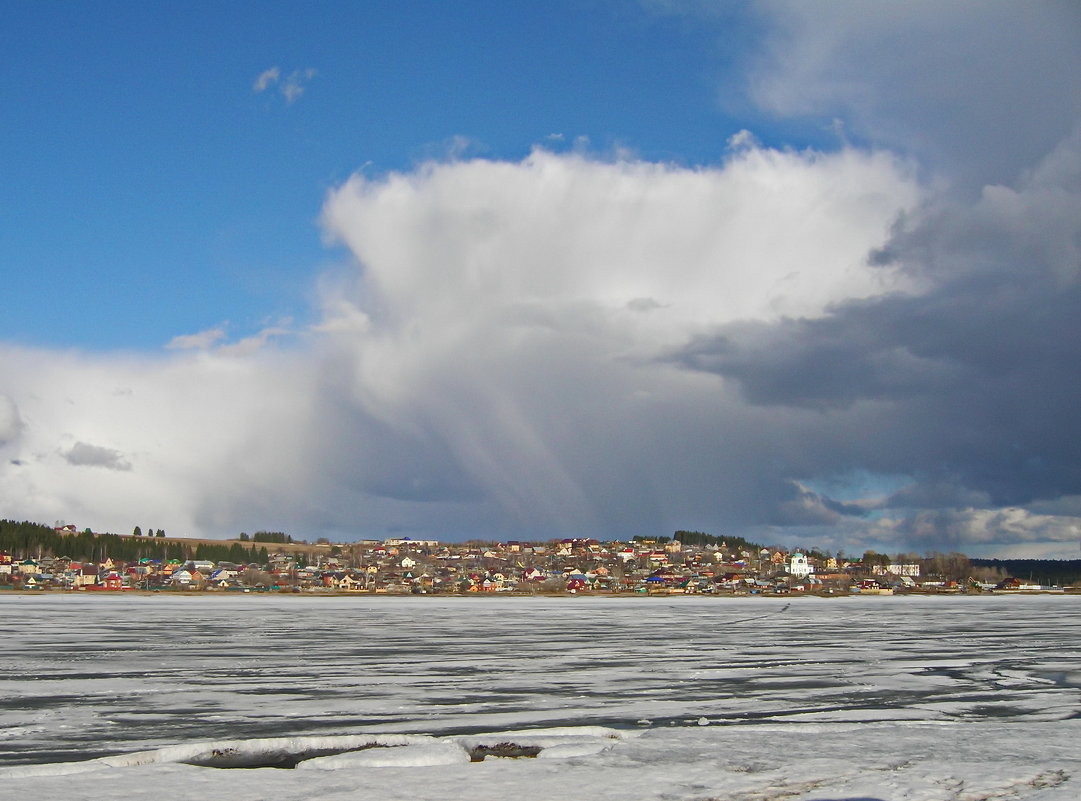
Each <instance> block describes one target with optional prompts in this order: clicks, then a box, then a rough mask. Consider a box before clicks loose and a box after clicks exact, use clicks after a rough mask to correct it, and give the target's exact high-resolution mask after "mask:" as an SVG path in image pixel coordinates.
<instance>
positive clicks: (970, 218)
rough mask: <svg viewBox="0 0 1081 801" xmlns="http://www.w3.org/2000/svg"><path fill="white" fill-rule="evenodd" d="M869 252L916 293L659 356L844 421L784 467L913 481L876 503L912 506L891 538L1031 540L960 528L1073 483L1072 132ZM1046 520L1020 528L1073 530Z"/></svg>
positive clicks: (1078, 337) (915, 218)
mask: <svg viewBox="0 0 1081 801" xmlns="http://www.w3.org/2000/svg"><path fill="white" fill-rule="evenodd" d="M873 258H874V260H876V261H877V262H878V263H879V264H881V265H884V266H885V265H890V266H892V267H895V268H898V269H901V270H904V271H905V272H906V273H907V274H908V275H910V276H911V277H912V279H913V280H914V282H915V283H916V284H917V285H919V286H921V289H920V290H918V291H916V292H913V293H908V294H899V293H897V294H890V295H886V296H883V297H878V298H872V299H864V300H856V301H849V302H846V303H843V304H840V305H837V306H835V307H834V308H833V309H831V310H830V312H829V313H828V314H827V315H825V316H823V317H820V318H817V319H786V320H782V321H780V322H777V323H768V322H756V323H744V324H733V325H729V326H725V327H723V328H721V329H719V330H717V331H715V332H714V333H712V334H710V335H704V336H701V337H699V338H697V339H696V340H694V341H693V342H691V343H690V344H689V345H687V346H686V347H684V348H681V349H678V350H677V351H676V352H675V353H674V354H673V356H672V359H673V361H674V362H675V363H677V364H679V365H681V366H683V367H685V368H687V369H690V370H694V371H701V372H707V373H713V374H716V375H719V376H722V377H724V378H726V379H730V380H734V381H735V382H737V384H738V386H739V387H740V390H741V392H742V394H743V397H744V398H745V399H746V400H747V401H748V402H749V403H751V404H753V405H755V406H759V407H763V408H772V409H784V408H788V409H804V410H808V411H814V412H817V413H818V414H820V415H822V417H823V419H827V418H828V419H830V420H833V421H837V420H842V421H843V420H850V421H851V422H852V423H853V425H852V427H851V428H850V429H849V430H847V431H846V430H845V428H844V426H841V427H840V429H838V430H837V435H838V436H839V437H840V438H841V439H840V440H838V441H835V442H827V443H821V444H823V445H824V447H822V448H821V450H820V451H819V459H818V463H817V464H811V465H805V466H803V468H802V471H801V472H797V473H794V475H795V476H796V477H798V478H807V477H811V476H823V475H829V474H831V473H838V472H841V473H843V472H844V471H846V470H853V469H867V470H872V471H877V472H880V473H883V474H900V475H907V476H910V477H912V479H913V481H914V483H913V484H912V485H911V486H909V487H906V488H904V489H903V490H900V491H898V492H896V493H894V494H893V495H892V497H890V498H888V499H886V500H884V501H883V502H882V503H881V506H882V507H884V508H892V509H907V510H912V509H922V510H923V511H920V512H918V513H916V514H915V515H914V516H910V517H907V518H906V522H905V523H904V524H902V525H901V526H899V527H898V529H897V536H898V537H902V538H909V539H911V540H914V541H919V542H921V543H926V542H928V541H930V540H932V539H933V538H934V533H933V532H934V531H935V530H938V531H939V532H940V533H941V535H942V537H943V538H944V541H951V538H960V537H962V536H968V537H970V538H971V539H972V540H973V541H981V540H984V539H986V541H994V542H999V541H1009V538H1010V537H1013V538H1014V539H1015V540H1017V541H1023V540H1027V539H1030V538H1032V537H1034V536H1035V534H1034V533H1033V532H1031V531H1028V530H1027V529H1024V527H1023V525H1022V524H1021V523H1020V522H1018V521H1017V520H1016V519H1015V518H1014V517H1010V516H1009V515H1007V516H1006V517H1003V516H1001V515H997V513H991V512H989V513H987V514H982V515H979V516H978V517H979V520H980V526H982V527H983V528H980V526H976V527H973V526H970V525H968V523H970V522H971V521H972V520H973V519H974V518H973V515H972V511H971V510H972V509H980V508H983V509H990V510H993V509H994V508H996V507H1014V506H1024V505H1027V504H1044V505H1045V506H1044V508H1047V505H1048V504H1054V503H1055V499H1059V498H1065V497H1070V496H1077V495H1079V494H1081V415H1079V414H1078V413H1077V403H1078V398H1079V397H1081V137H1079V136H1078V135H1077V133H1076V132H1075V133H1074V134H1073V135H1072V136H1071V137H1070V138H1069V139H1067V140H1065V141H1064V142H1062V143H1061V144H1060V145H1059V146H1058V147H1056V148H1055V149H1054V151H1053V152H1052V153H1050V154H1049V155H1048V156H1047V157H1046V158H1045V159H1043V160H1042V161H1041V162H1040V163H1039V164H1037V165H1035V166H1034V167H1033V168H1032V169H1031V170H1030V171H1029V172H1028V173H1027V174H1026V176H1024V177H1023V179H1022V180H1021V181H1019V182H1018V184H1017V185H1016V186H1015V187H1010V188H1007V187H989V188H987V189H986V190H985V192H984V193H983V195H982V196H981V198H980V199H979V200H978V201H977V202H975V203H972V204H964V203H962V202H959V201H948V200H942V199H939V200H938V201H936V202H934V203H932V204H930V205H928V207H927V208H925V209H923V210H922V211H921V212H920V213H919V214H916V215H912V217H911V218H910V219H907V220H905V221H903V222H902V223H900V224H899V225H898V226H897V227H896V229H895V231H894V234H893V236H892V237H891V239H890V241H889V242H888V243H887V244H886V245H885V246H884V247H883V248H882V249H881V250H879V251H877V252H876V253H875V254H873ZM868 420H870V421H871V422H872V425H870V426H868V425H867V422H868ZM798 436H801V437H802V438H809V432H802V434H800V435H798ZM1060 508H1061V509H1062V511H1063V512H1067V513H1073V514H1075V513H1076V509H1073V510H1072V512H1069V510H1066V509H1064V508H1062V507H1061V505H1060ZM1034 513H1035V507H1034ZM960 519H963V520H965V521H967V522H966V525H961V524H960V523H959V522H958V520H960ZM1006 519H1008V520H1009V521H1010V523H1011V525H1009V526H1006V525H1004V523H1003V521H1004V520H1006ZM1048 520H1049V518H1048V519H1045V520H1044V521H1043V522H1042V523H1040V524H1039V525H1036V524H1035V523H1033V525H1034V526H1035V529H1034V530H1036V529H1038V530H1041V531H1044V532H1045V533H1046V532H1053V531H1062V530H1066V531H1070V530H1072V529H1071V525H1072V524H1070V523H1068V522H1066V523H1064V522H1063V521H1061V520H1052V521H1050V522H1048ZM988 532H998V533H997V534H993V535H992V534H990V533H988Z"/></svg>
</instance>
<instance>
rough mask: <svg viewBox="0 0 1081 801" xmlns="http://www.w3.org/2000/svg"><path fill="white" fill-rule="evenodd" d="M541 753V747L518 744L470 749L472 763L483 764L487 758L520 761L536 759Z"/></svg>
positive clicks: (476, 746)
mask: <svg viewBox="0 0 1081 801" xmlns="http://www.w3.org/2000/svg"><path fill="white" fill-rule="evenodd" d="M540 752H541V748H540V746H536V745H519V744H518V743H509V742H508V743H496V744H495V745H475V746H473V747H472V748H470V749H469V761H470V762H483V761H484V758H485V757H490V756H493V757H505V758H508V759H520V758H522V757H536V756H537V755H538V754H539V753H540Z"/></svg>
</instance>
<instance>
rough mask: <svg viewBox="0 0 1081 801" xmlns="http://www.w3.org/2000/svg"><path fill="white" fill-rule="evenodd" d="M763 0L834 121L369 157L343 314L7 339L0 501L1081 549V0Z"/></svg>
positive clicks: (970, 548)
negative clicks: (161, 343)
mask: <svg viewBox="0 0 1081 801" xmlns="http://www.w3.org/2000/svg"><path fill="white" fill-rule="evenodd" d="M649 7H650V8H651V10H652V11H651V13H661V14H681V15H685V16H686V18H687V20H689V21H690V24H694V25H700V26H707V27H708V26H719V25H721V24H722V22H719V21H718V19H717V18H716V17H715V16H714V15H713V14H712V13H711V12H710V10H709V7H708V6H706V5H703V4H696V3H686V4H684V3H666V4H650V5H649ZM760 13H761V14H762V17H761V19H760V20H759V23H760V24H761V25H762V26H764V30H765V32H766V33H765V34H764V38H763V40H762V43H761V47H760V48H759V49H758V50H756V52H755V53H753V54H751V56H750V57H748V58H747V59H746V60H745V62H743V64H742V69H743V73H742V79H743V84H744V85H745V87H746V94H745V98H746V100H748V101H750V102H751V103H752V104H753V105H754V107H755V108H756V109H757V111H756V112H755V113H757V114H769V115H776V116H777V117H778V118H784V119H803V120H808V119H809V120H819V119H820V120H821V121H822V123H823V125H826V124H832V123H833V122H834V121H839V123H838V125H837V128H838V130H840V129H843V131H844V132H845V137H844V141H843V143H842V144H840V145H839V146H836V147H832V148H819V149H811V148H807V149H793V148H777V147H770V146H766V145H763V144H761V143H760V142H759V141H758V140H757V139H756V138H755V136H754V131H753V130H747V131H733V132H731V133H730V138H729V140H728V141H729V145H728V149H727V150H726V151H725V153H724V154H723V158H721V160H720V161H718V162H717V163H715V164H708V165H698V166H685V165H680V164H675V163H659V162H656V161H650V160H646V159H643V158H639V157H636V156H635V155H634V154H633V152H629V151H627V152H624V151H617V152H606V153H599V152H595V151H591V150H589V149H588V148H585V147H578V148H570V149H566V150H559V151H556V150H549V149H546V148H544V147H536V148H534V149H533V150H532V152H530V153H529V154H528V155H527V156H525V157H524V158H520V159H503V158H466V157H460V156H459V157H455V158H449V159H436V160H429V161H424V162H422V163H420V164H417V165H416V166H415V167H413V168H411V169H406V170H398V171H393V172H388V173H385V174H381V175H375V176H368V175H366V174H365V173H364V172H361V173H357V174H355V175H353V176H351V177H350V178H348V179H347V180H344V181H342V182H340V183H338V184H337V185H336V186H335V187H334V188H333V189H332V190H331V191H330V192H329V193H328V194H327V196H326V199H325V202H324V206H323V214H322V227H323V231H324V233H325V236H326V238H327V241H328V242H329V243H332V244H334V245H335V246H341V247H344V248H345V249H346V250H347V252H348V254H349V256H350V258H351V260H352V262H353V265H354V266H353V267H352V268H351V269H350V270H347V271H346V270H335V271H331V272H328V273H326V274H325V275H323V276H321V277H320V278H319V280H318V290H317V293H316V294H317V295H318V301H317V302H318V306H319V315H318V317H319V319H318V321H317V322H316V323H315V324H313V325H303V326H298V325H295V324H293V323H290V322H279V323H275V324H268V325H267V326H266V327H265V328H264V330H263V331H261V332H259V334H257V335H256V336H253V337H248V338H244V339H242V340H240V341H238V342H230V341H229V338H228V332H227V326H225V325H224V324H223V325H222V326H217V327H214V328H212V329H208V330H205V331H197V332H195V333H189V332H178V333H177V336H176V337H175V338H174V339H173V341H172V342H170V343H169V345H168V346H167V348H166V349H164V350H163V351H162V352H161V353H156V354H138V355H134V354H130V353H119V352H110V353H95V352H80V351H72V350H67V351H59V350H49V349H44V348H34V347H29V346H16V345H12V344H4V343H0V355H2V359H3V363H4V365H5V371H4V375H3V378H2V379H0V457H2V459H3V462H2V463H0V495H2V497H3V498H4V507H5V508H4V516H8V517H26V518H30V519H36V520H43V521H48V522H51V521H52V520H54V519H56V518H57V517H63V518H65V519H69V520H73V521H78V522H79V524H80V525H84V524H85V525H90V526H92V527H94V528H96V529H99V530H106V529H109V530H115V531H122V532H123V531H127V530H130V528H131V527H132V526H133V525H135V524H141V525H144V526H146V525H149V526H153V527H164V528H166V529H167V530H168V531H169V532H170V533H177V534H192V535H195V534H201V535H208V536H226V535H233V534H235V533H237V532H239V531H241V530H247V531H253V530H258V529H260V528H268V529H275V530H279V529H282V530H288V531H290V533H293V534H294V535H295V536H301V537H315V536H322V535H328V536H345V537H349V538H356V537H358V536H385V535H389V534H392V533H394V534H408V535H412V536H423V537H435V538H442V539H461V538H468V537H494V538H519V539H528V538H548V537H562V536H571V535H590V536H599V537H630V536H633V535H635V534H656V533H662V534H669V533H671V531H672V530H674V529H676V528H687V529H698V530H705V531H711V532H714V533H718V534H724V533H731V534H738V535H742V536H746V537H748V538H751V539H756V540H759V541H766V542H770V543H783V544H790V545H796V544H802V545H805V546H818V547H823V548H827V549H842V548H843V549H845V550H847V551H849V552H854V551H860V550H862V549H863V548H865V547H873V548H876V549H878V550H885V551H888V552H897V551H908V550H916V551H930V550H963V551H966V552H969V553H973V554H985V553H986V554H997V555H1031V556H1040V555H1058V556H1073V555H1075V554H1076V551H1077V547H1078V542H1079V541H1081V458H1079V457H1081V415H1078V414H1077V413H1076V411H1075V407H1076V402H1077V400H1076V399H1077V398H1078V396H1079V390H1081V323H1079V319H1081V316H1079V314H1078V312H1079V311H1081V275H1079V272H1081V48H1078V47H1077V45H1078V43H1079V42H1081V14H1079V13H1078V12H1077V11H1076V10H1075V9H1074V8H1073V7H1072V6H1071V5H1070V4H1067V3H1061V4H1059V3H1044V4H1035V5H1029V6H1025V7H1023V8H1022V7H1014V6H1010V5H1006V4H1002V5H996V6H992V7H990V8H989V9H988V10H987V13H985V14H984V13H981V14H980V15H979V16H978V17H974V16H973V15H971V14H965V13H964V7H963V6H960V5H958V6H949V7H945V8H942V7H940V6H938V5H936V4H929V3H927V4H925V3H905V4H887V5H876V6H875V7H874V8H873V9H869V8H868V7H867V6H865V5H862V4H848V3H830V4H821V5H818V4H816V5H813V6H812V5H810V4H796V3H773V4H765V5H763V6H762V10H761V12H760ZM298 76H299V73H298ZM301 77H304V79H305V80H306V79H307V78H310V77H311V76H310V75H308V74H307V73H304V76H301ZM289 80H290V78H288V77H287V78H286V79H284V83H283V78H282V73H281V72H280V70H277V69H276V68H274V69H270V70H267V71H265V72H263V73H261V74H259V76H258V78H257V79H256V82H255V84H254V86H253V90H254V91H256V92H260V91H264V90H267V89H270V88H272V87H275V86H277V87H278V89H279V90H280V91H282V92H283V93H284V91H285V90H284V87H286V86H288V85H289V84H288V81H289ZM298 80H299V77H298ZM300 85H301V84H299V83H298V84H297V86H298V87H299V86H300ZM297 94H299V92H297ZM284 96H285V97H286V100H287V101H288V102H292V100H294V99H295V97H290V96H289V95H288V94H284Z"/></svg>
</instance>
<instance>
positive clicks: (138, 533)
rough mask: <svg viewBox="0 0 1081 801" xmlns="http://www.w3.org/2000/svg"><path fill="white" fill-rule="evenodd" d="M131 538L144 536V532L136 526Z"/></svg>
mask: <svg viewBox="0 0 1081 801" xmlns="http://www.w3.org/2000/svg"><path fill="white" fill-rule="evenodd" d="M131 536H133V537H141V536H143V530H142V529H141V528H139V527H138V526H136V527H135V530H134V531H133V532H131Z"/></svg>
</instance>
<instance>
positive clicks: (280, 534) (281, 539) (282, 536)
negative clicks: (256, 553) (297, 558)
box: [240, 531, 293, 545]
mask: <svg viewBox="0 0 1081 801" xmlns="http://www.w3.org/2000/svg"><path fill="white" fill-rule="evenodd" d="M240 540H241V542H249V541H250V542H273V543H277V544H279V545H287V544H289V543H291V542H292V541H293V538H292V537H290V536H289V535H288V534H286V533H285V532H284V531H256V532H255V533H254V534H252V535H251V536H248V535H247V534H245V533H244V532H243V531H242V532H240Z"/></svg>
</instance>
